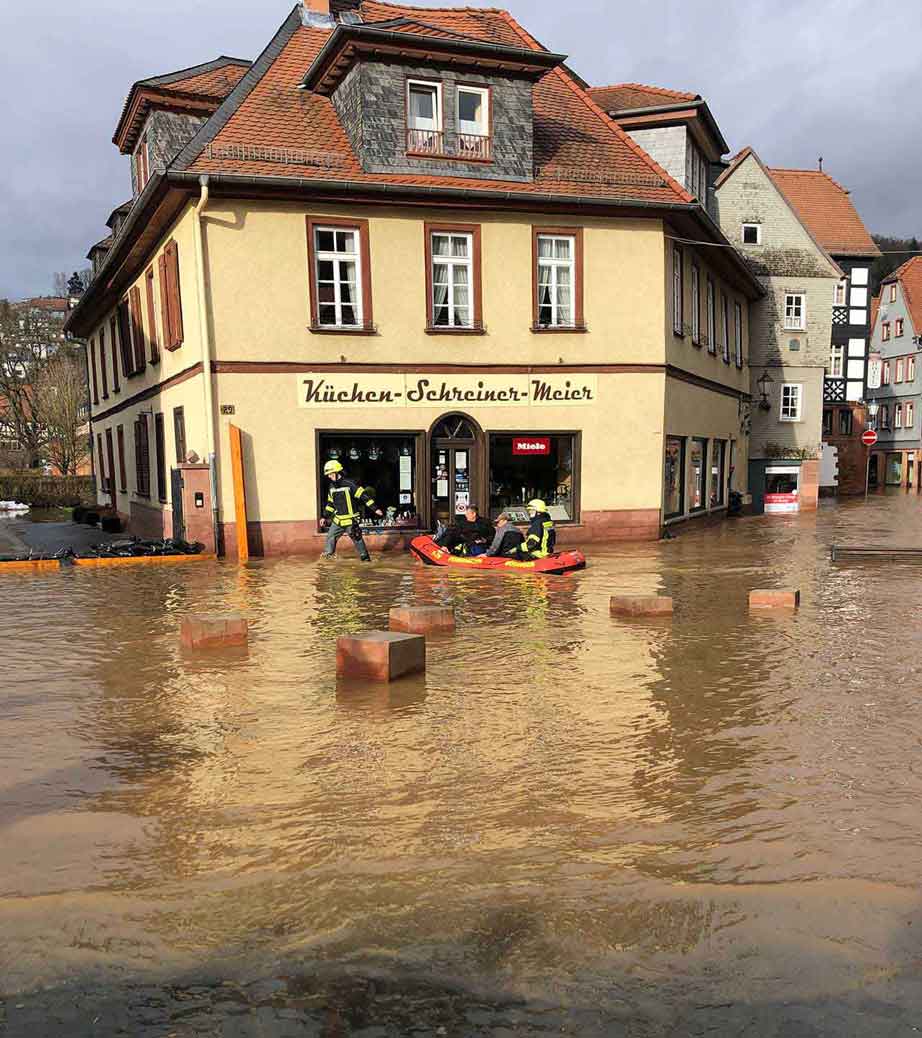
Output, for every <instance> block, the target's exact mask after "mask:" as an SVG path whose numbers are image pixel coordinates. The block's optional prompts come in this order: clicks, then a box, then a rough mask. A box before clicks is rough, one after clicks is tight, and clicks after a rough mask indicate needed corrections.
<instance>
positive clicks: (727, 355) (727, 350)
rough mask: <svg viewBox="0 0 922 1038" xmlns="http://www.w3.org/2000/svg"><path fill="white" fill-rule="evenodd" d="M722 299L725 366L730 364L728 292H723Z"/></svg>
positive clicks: (721, 315)
mask: <svg viewBox="0 0 922 1038" xmlns="http://www.w3.org/2000/svg"><path fill="white" fill-rule="evenodd" d="M720 297H721V299H722V300H723V306H722V307H721V308H720V309H721V314H720V320H721V324H722V326H723V327H722V329H721V330H722V332H723V342H722V343H721V346H722V348H723V354H722V356H723V361H724V363H725V364H729V363H730V300H729V298H728V297H727V293H726V292H721V294H720Z"/></svg>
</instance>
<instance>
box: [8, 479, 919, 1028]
mask: <svg viewBox="0 0 922 1038" xmlns="http://www.w3.org/2000/svg"><path fill="white" fill-rule="evenodd" d="M920 517H922V505H920V503H919V499H918V498H917V497H915V496H914V495H913V496H903V495H902V494H896V495H892V496H876V497H873V498H872V499H871V501H870V502H869V504H868V505H865V504H864V503H863V502H861V501H854V502H847V503H844V504H842V505H823V507H822V508H821V510H820V512H819V514H818V515H817V516H803V517H790V518H788V517H777V518H774V519H743V520H740V521H737V522H728V523H726V524H724V526H723V527H719V526H718V527H710V528H701V529H697V530H696V529H688V530H682V531H679V533H678V536H677V537H676V539H674V540H670V541H664V542H661V543H659V544H646V545H636V546H635V545H631V546H612V547H609V548H604V549H591V550H590V551H589V553H588V554H589V568H587V569H586V570H585V572H582V573H577V574H575V575H571V576H567V577H549V578H545V579H531V578H524V577H522V578H517V577H496V576H492V577H491V576H489V575H483V576H470V575H467V574H460V575H459V574H456V573H454V572H449V571H447V570H440V569H429V568H424V567H423V566H421V565H420V564H418V563H416V562H414V561H412V560H411V558H410V557H408V556H403V555H401V556H389V557H381V556H379V557H378V558H377V559H376V560H375V564H374V565H373V566H368V567H361V566H360V564H359V563H358V562H357V561H356V559H355V555H354V553H353V552H352V551H351V546H349V545H347V544H345V543H344V544H343V546H342V548H341V554H342V558H341V559H340V560H338V561H337V562H336V563H333V564H331V563H329V562H327V563H322V562H318V561H313V560H280V561H265V562H263V561H257V562H254V563H252V564H251V565H249V566H248V567H247V568H246V569H242V570H241V569H238V567H237V566H236V565H232V564H230V563H225V564H215V565H212V564H201V565H190V566H187V567H169V568H168V569H167V568H164V569H163V570H159V569H156V568H146V569H144V570H139V571H137V572H131V573H128V572H125V571H119V570H99V571H98V572H73V571H71V572H61V573H51V574H43V575H38V576H30V577H12V576H8V577H5V578H4V584H3V599H4V612H3V621H2V623H3V634H4V646H5V651H4V654H3V656H4V671H5V673H4V676H3V683H2V690H0V710H2V717H3V727H2V739H0V934H2V939H0V1034H4V1033H5V1034H9V1035H16V1036H19V1035H29V1036H30V1038H38V1036H39V1035H42V1034H49V1035H50V1034H62V1035H63V1034H67V1035H69V1036H70V1035H82V1034H84V1033H86V1034H94V1035H99V1034H117V1033H126V1034H152V1035H164V1036H166V1035H186V1034H215V1035H225V1034H226V1035H238V1034H239V1035H251V1034H252V1035H287V1034H316V1035H326V1036H330V1038H332V1036H340V1035H351V1034H367V1035H369V1036H371V1035H402V1034H411V1033H415V1034H419V1035H424V1034H447V1035H467V1034H517V1033H520V1034H532V1033H548V1034H560V1033H568V1034H581V1035H582V1034H600V1035H602V1034H608V1035H610V1034H628V1035H658V1034H675V1035H697V1034H706V1033H714V1034H719V1035H724V1034H750V1035H763V1034H764V1035H775V1034H778V1035H781V1034H784V1035H786V1036H790V1035H804V1036H806V1035H827V1034H828V1035H846V1034H848V1035H874V1036H882V1035H909V1034H913V1033H916V1032H917V1030H919V1029H920V1028H922V894H920V890H919V877H920V867H922V812H920V809H919V804H920V800H922V765H920V754H919V749H920V738H922V703H920V688H922V619H920V615H922V614H920V605H922V563H913V562H903V561H888V560H880V559H876V560H870V561H858V562H852V561H848V562H838V563H836V564H832V563H830V561H829V545H830V544H831V543H832V542H833V541H836V542H839V543H884V544H903V545H917V544H918V543H919V535H920V532H922V519H920ZM753 587H799V588H800V589H801V592H802V607H801V609H800V611H799V612H798V613H796V614H790V613H780V614H769V615H762V616H755V617H752V618H751V617H750V616H749V614H748V611H747V606H746V600H747V596H748V592H749V590H750V589H751V588H753ZM619 591H625V592H637V593H648V592H661V593H664V594H668V595H672V596H674V598H675V602H676V614H675V616H674V618H673V619H672V620H671V621H665V622H664V621H656V622H649V623H648V622H638V621H634V622H624V621H618V620H615V619H613V618H612V617H610V616H609V612H608V599H609V596H610V595H611V594H612V593H616V592H619ZM442 602H445V603H453V604H454V605H455V607H456V609H457V616H458V630H457V632H456V633H455V634H454V635H452V636H448V637H441V638H435V639H430V642H429V649H428V673H427V674H426V675H425V677H420V678H411V679H408V680H405V681H401V682H399V683H396V684H394V685H391V686H390V687H385V686H367V687H363V686H356V685H348V686H347V685H342V684H340V685H338V684H337V681H336V677H335V638H336V636H337V635H338V634H341V633H346V632H350V631H358V630H362V629H366V628H374V627H379V628H380V627H382V626H386V623H387V611H388V608H389V607H390V606H391V605H394V604H398V603H415V604H428V603H442ZM220 610H239V611H240V612H242V613H243V614H244V615H246V616H247V617H248V618H249V620H250V645H249V648H248V650H245V651H238V652H231V651H228V652H217V653H210V654H197V655H190V654H187V653H184V652H183V651H182V650H181V649H180V646H179V638H178V626H179V621H180V618H181V617H182V616H183V615H184V614H186V613H188V612H190V611H220ZM94 1018H95V1019H94Z"/></svg>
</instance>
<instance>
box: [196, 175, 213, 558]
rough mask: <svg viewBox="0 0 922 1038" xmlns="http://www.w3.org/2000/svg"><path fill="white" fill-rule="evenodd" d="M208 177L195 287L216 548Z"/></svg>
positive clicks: (200, 207)
mask: <svg viewBox="0 0 922 1038" xmlns="http://www.w3.org/2000/svg"><path fill="white" fill-rule="evenodd" d="M208 201H209V190H208V176H207V174H203V175H202V176H201V177H199V200H198V202H197V203H196V206H195V221H194V222H193V225H192V236H193V239H194V241H195V287H196V296H197V301H198V312H199V339H200V341H201V344H202V386H203V394H204V404H205V447H206V451H207V457H208V474H209V478H210V482H211V525H212V530H213V532H214V543H215V550H216V551H217V549H218V546H219V545H220V540H219V537H218V534H219V525H220V524H219V510H218V470H217V446H216V437H215V408H214V376H213V374H212V370H211V354H212V349H211V318H210V312H209V309H208V289H207V286H206V284H205V246H204V231H203V226H204V222H205V211H206V209H207V208H208Z"/></svg>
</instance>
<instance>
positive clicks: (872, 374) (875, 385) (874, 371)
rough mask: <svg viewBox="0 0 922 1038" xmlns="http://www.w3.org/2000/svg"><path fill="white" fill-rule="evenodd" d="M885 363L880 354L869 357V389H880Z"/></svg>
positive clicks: (872, 354)
mask: <svg viewBox="0 0 922 1038" xmlns="http://www.w3.org/2000/svg"><path fill="white" fill-rule="evenodd" d="M883 372H884V362H883V360H882V359H881V355H880V354H879V353H871V354H869V355H868V389H880V383H881V379H882V378H883Z"/></svg>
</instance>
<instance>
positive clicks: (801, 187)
mask: <svg viewBox="0 0 922 1038" xmlns="http://www.w3.org/2000/svg"><path fill="white" fill-rule="evenodd" d="M769 174H770V175H771V178H772V180H773V181H774V182H775V184H777V186H778V189H779V190H780V191H781V192H782V194H783V195H784V196H785V198H787V200H788V201H789V202H790V203H791V205H792V206H794V208H795V209H796V210H797V214H798V215H799V216H800V218H801V220H802V221H803V222H804V224H805V225H806V226H807V227H808V228H809V229H810V232H811V233H812V234H813V236H814V237H815V238H816V239H817V241H819V242H820V244H821V245H822V246H823V248H825V249H826V251H827V252H829V253H831V254H832V255H833V256H879V255H880V250H879V249H878V248H877V245H876V244H875V242H874V239H873V238H872V237H871V235H870V234H869V233H868V230H867V228H866V227H865V226H864V224H863V223H862V222H861V217H860V216H859V215H858V211H857V210H856V209H855V207H854V205H853V204H852V200H851V197H850V196H849V192H848V191H847V190H846V189H845V188H844V187H842V185H841V184H839V183H837V182H836V181H835V180H833V179H832V177H831V176H829V174H828V173H824V172H823V171H822V170H818V169H774V168H770V169H769Z"/></svg>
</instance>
